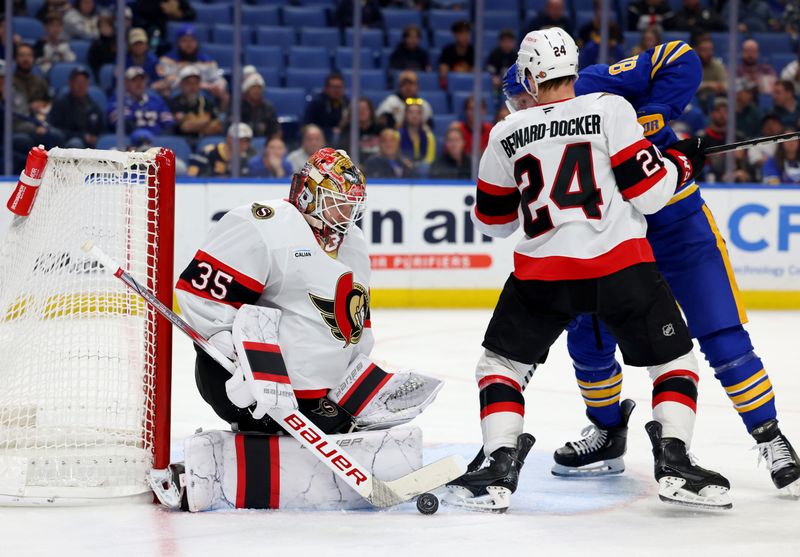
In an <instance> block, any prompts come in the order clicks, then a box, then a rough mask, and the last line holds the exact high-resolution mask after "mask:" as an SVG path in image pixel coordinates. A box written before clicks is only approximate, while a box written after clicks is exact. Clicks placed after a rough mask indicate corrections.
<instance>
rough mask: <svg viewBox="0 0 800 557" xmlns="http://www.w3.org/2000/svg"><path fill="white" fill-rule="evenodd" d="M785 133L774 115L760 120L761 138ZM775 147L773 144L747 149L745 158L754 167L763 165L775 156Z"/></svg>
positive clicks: (778, 119) (781, 124)
mask: <svg viewBox="0 0 800 557" xmlns="http://www.w3.org/2000/svg"><path fill="white" fill-rule="evenodd" d="M785 132H786V128H785V127H784V125H783V123H782V122H781V120H780V118H778V117H777V116H775V114H767V115H766V116H764V118H762V119H761V133H759V135H760V136H761V137H767V136H770V135H780V134H782V133H785ZM775 150H776V145H775V143H772V144H768V145H764V144H762V145H755V146H753V147H751V148H750V149H747V158H748V160H749V161H750V163H751V164H754V165H756V166H760V165H763V164H764V163H765V162H766V161H767V159H769V158H771V157H774V156H775Z"/></svg>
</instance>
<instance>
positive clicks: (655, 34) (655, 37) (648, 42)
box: [631, 27, 662, 56]
mask: <svg viewBox="0 0 800 557" xmlns="http://www.w3.org/2000/svg"><path fill="white" fill-rule="evenodd" d="M661 42H662V40H661V31H660V30H659V28H658V27H648V28H647V29H645V30H644V31H642V34H641V35H639V42H638V43H636V46H634V47H633V49H631V56H639V54H640V53H642V52H645V51H647V50H650V49H651V48H653V47H655V46H656V45H659V44H661Z"/></svg>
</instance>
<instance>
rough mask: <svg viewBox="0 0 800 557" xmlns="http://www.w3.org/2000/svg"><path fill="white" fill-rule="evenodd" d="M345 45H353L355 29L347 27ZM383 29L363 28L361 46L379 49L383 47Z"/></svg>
mask: <svg viewBox="0 0 800 557" xmlns="http://www.w3.org/2000/svg"><path fill="white" fill-rule="evenodd" d="M344 43H345V46H353V30H352V29H346V30H345V32H344ZM383 44H384V40H383V31H381V30H380V29H362V31H361V48H371V49H373V50H378V49H380V48H383Z"/></svg>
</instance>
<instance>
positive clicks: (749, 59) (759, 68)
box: [736, 39, 778, 94]
mask: <svg viewBox="0 0 800 557" xmlns="http://www.w3.org/2000/svg"><path fill="white" fill-rule="evenodd" d="M736 77H743V78H745V79H746V80H748V81H749V82H751V83H755V84H756V85H758V92H759V93H765V94H770V93H772V86H773V85H774V84H775V80H776V79H777V78H778V75H777V73H776V72H775V68H773V67H772V66H771V65H770V64H767V63H764V62H759V52H758V43H757V42H756V41H755V40H753V39H747V40H746V41H745V42H743V43H742V60H741V62H740V63H739V65H738V66H737V67H736Z"/></svg>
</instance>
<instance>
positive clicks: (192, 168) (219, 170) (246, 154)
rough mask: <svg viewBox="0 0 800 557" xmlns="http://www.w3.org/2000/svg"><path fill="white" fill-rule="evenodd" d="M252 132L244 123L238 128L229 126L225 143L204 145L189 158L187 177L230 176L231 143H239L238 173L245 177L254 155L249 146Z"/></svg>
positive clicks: (251, 147) (250, 145)
mask: <svg viewBox="0 0 800 557" xmlns="http://www.w3.org/2000/svg"><path fill="white" fill-rule="evenodd" d="M252 139H253V130H251V129H250V126H248V125H247V124H244V123H241V122H240V123H239V125H238V126H235V125H233V124H232V125H231V126H230V127H229V128H228V133H227V135H226V136H225V141H223V142H221V143H217V144H216V145H206V146H205V147H203V150H202V151H200V153H198V154H196V155H192V156H191V157H190V158H189V169H188V171H187V174H188V175H189V176H203V177H209V176H214V177H221V176H230V175H231V161H232V160H233V142H234V141H237V140H238V141H239V161H240V162H239V173H240V174H241V175H242V176H247V175H248V172H249V170H250V167H249V166H248V165H249V162H250V159H251V158H253V157H254V156H255V154H256V152H255V150H254V149H253V146H252V144H251V142H252Z"/></svg>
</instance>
